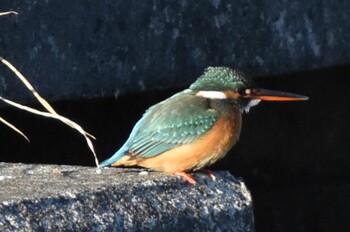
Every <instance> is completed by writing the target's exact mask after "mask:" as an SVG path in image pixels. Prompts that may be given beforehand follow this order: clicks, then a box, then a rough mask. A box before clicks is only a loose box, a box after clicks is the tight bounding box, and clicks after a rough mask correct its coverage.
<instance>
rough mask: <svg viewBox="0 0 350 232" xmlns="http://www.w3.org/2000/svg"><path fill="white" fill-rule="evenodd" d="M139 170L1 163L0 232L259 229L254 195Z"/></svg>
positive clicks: (229, 179)
mask: <svg viewBox="0 0 350 232" xmlns="http://www.w3.org/2000/svg"><path fill="white" fill-rule="evenodd" d="M141 171H142V170H141V169H116V168H107V169H102V170H101V172H98V170H97V169H96V168H92V167H81V166H58V165H27V164H10V163H0V185H1V192H0V230H1V231H14V230H15V231H32V230H33V231H254V219H253V206H252V200H251V196H250V193H249V191H248V190H247V188H246V187H245V185H244V183H243V181H242V180H240V179H236V178H234V177H233V176H231V175H230V174H229V173H228V172H217V173H216V177H217V181H213V180H211V179H210V178H209V177H208V176H206V175H203V174H199V173H198V174H194V177H195V179H196V180H197V181H198V183H197V185H195V186H192V185H190V184H188V183H186V182H184V180H182V179H180V178H179V177H173V176H165V175H162V174H160V173H155V172H148V174H140V173H142V172H141Z"/></svg>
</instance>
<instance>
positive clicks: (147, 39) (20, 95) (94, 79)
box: [0, 0, 350, 100]
mask: <svg viewBox="0 0 350 232" xmlns="http://www.w3.org/2000/svg"><path fill="white" fill-rule="evenodd" d="M0 10H14V11H17V12H18V13H19V15H8V16H3V17H0V55H1V56H3V57H5V58H7V59H9V60H10V61H11V62H12V63H13V64H14V65H15V66H16V67H18V68H19V69H20V70H21V71H22V72H23V73H24V74H25V75H26V76H27V77H28V79H29V80H30V81H31V82H32V83H33V85H34V86H35V87H37V89H38V91H39V92H40V93H41V94H42V95H43V96H44V97H45V98H47V99H48V100H60V99H81V98H94V97H104V96H113V95H114V94H115V95H118V94H124V93H128V92H132V91H144V90H154V89H162V88H168V87H179V86H184V85H188V84H189V83H191V82H192V81H193V80H194V79H195V78H197V77H198V76H199V75H200V74H201V72H202V71H203V69H204V68H205V67H207V66H210V65H225V66H230V67H232V68H238V69H242V70H243V71H246V72H247V73H248V74H251V75H257V76H259V75H270V74H280V73H288V72H295V71H304V70H309V69H315V68H321V67H328V66H334V65H339V64H344V63H347V62H349V60H350V46H349V43H348V41H350V30H348V28H350V14H349V12H350V3H349V1H328V0H320V1H304V0H295V1H260V0H246V1H232V0H208V1H171V0H155V1H123V0H113V1H111V0H104V1H94V0H75V1H70V0H61V1H49V0H47V1H31V0H27V1H13V0H1V7H0ZM12 75H13V74H10V73H9V72H8V71H6V69H5V68H4V67H2V66H1V65H0V95H1V96H8V97H10V98H12V99H15V100H16V99H28V98H29V96H28V94H27V92H26V91H23V87H22V86H21V85H20V84H19V83H18V81H17V80H16V79H15V78H13V76H12Z"/></svg>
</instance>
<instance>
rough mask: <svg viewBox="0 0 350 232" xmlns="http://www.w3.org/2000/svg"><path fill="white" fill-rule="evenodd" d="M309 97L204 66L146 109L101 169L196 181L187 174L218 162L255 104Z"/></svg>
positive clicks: (232, 71) (192, 182)
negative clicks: (144, 170) (137, 169)
mask: <svg viewBox="0 0 350 232" xmlns="http://www.w3.org/2000/svg"><path fill="white" fill-rule="evenodd" d="M307 99H308V97H306V96H302V95H297V94H292V93H286V92H279V91H273V90H266V89H261V88H257V87H256V85H255V84H254V83H253V82H252V80H251V79H249V78H247V77H246V76H245V75H244V73H242V72H240V71H238V70H233V69H231V68H227V67H208V68H207V69H206V70H205V71H204V73H203V74H202V75H201V76H200V77H199V78H198V79H197V80H196V81H195V82H194V83H193V84H192V85H191V86H190V87H189V89H186V90H184V91H181V92H179V93H177V94H175V95H173V96H171V97H170V98H168V99H166V100H164V101H162V102H160V103H158V104H155V105H153V106H151V107H150V108H149V109H148V110H147V111H146V112H145V113H144V115H143V116H142V118H141V119H140V120H139V121H138V122H137V123H136V124H135V126H134V128H133V130H132V132H131V134H130V136H129V138H128V140H127V141H126V142H125V144H124V145H123V146H122V147H121V148H120V149H119V150H118V151H117V152H116V153H115V154H114V155H113V156H112V157H110V158H109V159H107V160H105V161H104V162H102V163H101V164H100V166H101V167H105V166H109V165H111V166H141V167H145V168H148V169H152V170H155V171H159V172H163V173H167V174H173V175H178V176H182V177H183V178H185V179H186V180H187V181H188V182H189V183H191V184H195V183H196V181H195V180H194V179H193V177H192V176H191V175H190V174H188V173H187V172H190V171H197V170H203V171H204V172H207V173H208V174H209V175H210V176H211V177H213V178H214V175H213V173H212V172H210V171H209V170H205V169H203V168H204V167H206V166H209V165H211V164H213V163H215V162H216V161H218V160H220V159H221V158H223V157H224V156H225V154H226V153H227V152H228V151H229V150H230V149H231V148H232V146H233V145H234V144H235V143H236V142H237V140H238V138H239V134H240V132H241V125H242V113H243V112H248V111H249V109H250V107H252V106H255V105H257V104H258V103H259V102H260V101H300V100H307Z"/></svg>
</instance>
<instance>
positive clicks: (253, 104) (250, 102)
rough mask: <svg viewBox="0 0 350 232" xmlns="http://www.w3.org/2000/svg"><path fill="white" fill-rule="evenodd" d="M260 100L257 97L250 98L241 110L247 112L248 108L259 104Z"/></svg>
mask: <svg viewBox="0 0 350 232" xmlns="http://www.w3.org/2000/svg"><path fill="white" fill-rule="evenodd" d="M260 101H261V100H259V99H253V100H250V101H249V102H248V104H247V105H246V107H244V108H243V110H242V111H244V112H246V113H248V112H249V110H250V108H251V107H253V106H256V105H257V104H259V102H260Z"/></svg>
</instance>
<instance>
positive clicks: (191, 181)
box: [174, 171, 197, 185]
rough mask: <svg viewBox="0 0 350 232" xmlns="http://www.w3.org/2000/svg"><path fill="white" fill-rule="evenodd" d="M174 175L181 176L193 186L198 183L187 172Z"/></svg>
mask: <svg viewBox="0 0 350 232" xmlns="http://www.w3.org/2000/svg"><path fill="white" fill-rule="evenodd" d="M174 175H175V176H181V177H183V178H184V179H185V180H186V181H187V182H188V183H190V184H192V185H195V184H196V183H197V182H196V181H195V180H194V179H193V177H192V176H191V175H190V174H188V173H186V172H181V171H178V172H174Z"/></svg>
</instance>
